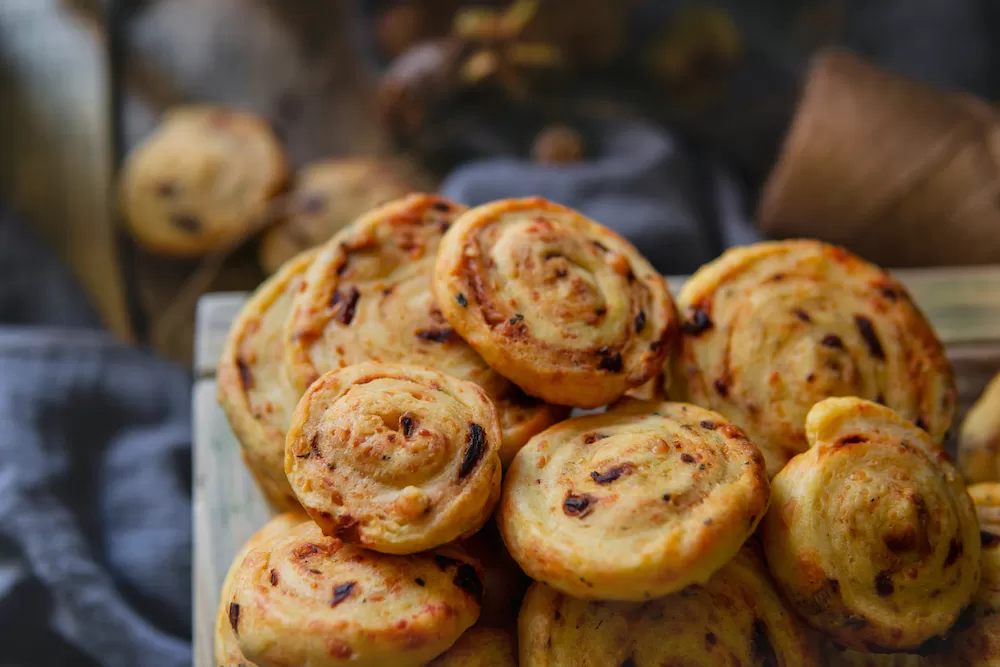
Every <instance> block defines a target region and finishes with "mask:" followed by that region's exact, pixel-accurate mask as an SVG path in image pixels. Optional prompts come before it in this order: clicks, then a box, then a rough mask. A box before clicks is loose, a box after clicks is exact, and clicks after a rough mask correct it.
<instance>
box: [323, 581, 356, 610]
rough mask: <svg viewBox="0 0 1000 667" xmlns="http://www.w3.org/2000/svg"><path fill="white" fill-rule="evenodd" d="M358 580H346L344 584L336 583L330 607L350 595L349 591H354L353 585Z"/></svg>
mask: <svg viewBox="0 0 1000 667" xmlns="http://www.w3.org/2000/svg"><path fill="white" fill-rule="evenodd" d="M357 584H358V582H356V581H348V582H347V583H344V584H337V585H336V586H334V588H333V601H332V602H331V603H330V606H331V607H336V606H337V605H338V604H340V603H341V602H343V601H344V600H346V599H347V598H349V597H351V593H352V592H353V591H354V587H355V586H357Z"/></svg>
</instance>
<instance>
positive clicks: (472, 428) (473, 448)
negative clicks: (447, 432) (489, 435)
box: [458, 422, 486, 479]
mask: <svg viewBox="0 0 1000 667" xmlns="http://www.w3.org/2000/svg"><path fill="white" fill-rule="evenodd" d="M485 449H486V431H485V430H484V429H483V427H482V426H480V425H479V424H476V423H474V422H473V423H472V424H469V435H468V436H466V438H465V456H464V457H462V466H461V467H460V468H459V469H458V478H459V479H463V478H465V477H466V476H467V475H468V474H469V473H470V472H472V469H473V468H475V467H476V464H477V463H479V459H481V458H482V457H483V451H484V450H485Z"/></svg>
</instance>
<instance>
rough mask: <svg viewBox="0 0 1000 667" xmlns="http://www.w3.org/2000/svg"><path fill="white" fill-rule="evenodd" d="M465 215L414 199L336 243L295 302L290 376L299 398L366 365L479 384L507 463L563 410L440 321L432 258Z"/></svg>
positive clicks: (370, 217) (368, 218) (455, 207)
mask: <svg viewBox="0 0 1000 667" xmlns="http://www.w3.org/2000/svg"><path fill="white" fill-rule="evenodd" d="M464 210H465V207H464V206H461V205H459V204H455V203H453V202H449V201H447V200H445V199H442V198H440V197H436V196H432V195H410V196H409V197H406V198H404V199H401V200H398V201H395V202H392V203H390V204H386V205H385V206H382V207H380V208H378V209H376V210H373V211H371V212H370V213H368V214H367V215H365V216H363V217H362V218H361V219H359V220H358V221H356V222H355V223H354V224H352V225H351V226H350V227H348V228H346V229H344V230H343V231H342V232H341V233H339V234H338V235H337V236H335V237H334V238H333V239H331V240H330V241H329V242H328V243H327V244H326V245H325V246H324V247H323V249H322V250H321V251H320V254H319V256H318V257H317V259H316V261H315V262H314V263H313V265H312V267H311V268H310V270H309V272H308V274H307V276H306V283H307V287H306V289H304V290H303V291H301V292H300V293H299V294H298V295H297V296H296V297H295V302H294V304H293V308H292V314H291V316H290V317H289V319H288V323H287V327H286V330H285V355H286V356H285V369H286V372H287V373H288V377H289V379H290V380H291V381H292V383H293V384H294V385H295V386H297V387H299V388H300V389H301V390H303V391H304V390H305V389H306V387H308V386H309V384H310V383H312V382H313V381H314V380H315V379H316V378H318V377H319V376H320V375H322V374H323V373H325V372H327V371H329V370H332V369H335V368H343V367H344V366H349V365H351V364H357V363H361V362H362V361H382V362H386V363H403V364H414V365H418V366H428V367H430V368H434V369H436V370H439V371H441V372H444V373H448V374H450V375H454V376H455V377H458V378H460V379H463V380H469V381H471V382H475V383H476V384H478V385H479V386H480V387H482V388H483V389H484V390H485V391H486V393H487V395H488V396H489V398H490V400H491V401H493V403H494V405H495V407H496V409H497V412H498V414H499V416H500V426H501V428H502V429H503V447H502V449H501V451H500V459H501V461H502V462H503V463H504V465H506V464H507V463H509V462H510V460H511V459H512V458H513V457H514V454H515V453H516V452H517V450H518V449H520V448H521V446H523V445H524V443H525V442H527V441H528V438H530V437H531V436H532V435H534V434H535V433H538V432H539V431H541V430H542V429H544V428H546V427H547V426H549V425H550V424H553V423H555V422H557V421H559V420H560V419H562V418H563V417H564V416H565V415H566V413H567V410H566V409H565V408H558V407H554V406H551V405H547V404H545V403H543V402H542V401H539V400H537V399H534V398H531V397H529V396H527V395H525V394H524V393H523V392H522V391H521V390H520V389H519V388H518V387H517V386H515V385H514V384H513V383H511V382H509V381H508V380H506V379H505V378H504V377H503V376H502V375H500V374H499V373H497V372H495V371H494V370H492V369H491V368H490V367H489V366H488V365H487V364H486V362H485V361H483V359H482V358H481V357H480V356H479V355H478V354H476V352H475V351H474V350H473V349H472V348H471V347H469V346H468V345H467V344H466V343H465V342H464V341H463V340H462V339H461V337H459V335H458V334H457V333H455V331H454V329H452V327H451V325H449V324H448V322H447V321H445V318H444V316H443V315H442V314H441V308H440V307H439V304H438V303H437V302H435V300H434V295H433V294H432V292H431V278H432V275H433V270H434V258H435V255H436V254H437V250H438V245H439V244H440V242H441V237H442V235H444V233H445V231H446V230H447V229H448V228H449V227H450V226H451V224H452V222H454V220H455V218H456V217H457V216H458V215H459V214H460V213H461V212H462V211H464ZM452 298H454V297H452Z"/></svg>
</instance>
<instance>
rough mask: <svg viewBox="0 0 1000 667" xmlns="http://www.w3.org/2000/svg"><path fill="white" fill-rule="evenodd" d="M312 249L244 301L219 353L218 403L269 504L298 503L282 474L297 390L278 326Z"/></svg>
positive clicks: (289, 506) (292, 505)
mask: <svg viewBox="0 0 1000 667" xmlns="http://www.w3.org/2000/svg"><path fill="white" fill-rule="evenodd" d="M314 257H315V252H305V253H302V254H301V255H299V256H297V257H295V258H294V259H292V260H290V261H289V262H288V263H286V264H285V265H284V266H282V267H281V270H279V271H278V272H277V273H276V274H274V275H273V276H272V277H271V278H269V279H268V280H267V281H266V282H264V283H263V284H262V285H261V286H260V287H258V288H257V291H256V292H254V294H253V296H251V297H250V300H249V301H247V302H246V305H244V306H243V309H242V310H241V311H240V314H239V315H238V316H237V318H236V320H235V321H234V322H233V324H232V326H231V327H230V329H229V335H228V337H227V339H226V346H225V348H224V349H223V352H222V356H221V357H219V365H218V372H217V376H216V377H217V378H218V387H219V404H220V405H221V406H222V409H223V411H224V412H225V413H226V417H227V419H228V420H229V425H230V426H231V427H232V429H233V433H235V434H236V439H237V440H239V442H240V445H241V446H242V448H243V460H244V461H246V464H247V466H248V467H249V468H250V470H251V472H253V474H254V477H255V478H256V479H257V483H258V486H260V487H261V490H263V492H264V495H265V496H267V498H268V500H270V501H271V503H272V504H273V505H274V506H275V507H279V508H281V509H293V508H296V507H298V506H299V503H298V500H296V498H295V494H294V493H293V492H292V488H291V487H290V486H289V485H288V479H287V478H286V477H285V433H286V432H287V430H288V424H289V422H290V421H291V418H292V412H294V411H295V405H296V404H297V403H298V401H299V396H301V392H299V391H298V390H296V389H295V388H294V387H293V386H292V385H291V383H289V382H288V380H287V378H286V376H285V370H284V364H283V361H284V327H285V319H286V318H287V317H288V313H289V312H290V311H291V307H292V298H293V297H294V296H295V294H296V293H297V292H298V290H299V287H300V286H301V284H302V277H303V275H304V274H305V272H306V269H308V268H309V265H310V264H311V263H312V260H313V258H314Z"/></svg>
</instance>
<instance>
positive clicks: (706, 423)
mask: <svg viewBox="0 0 1000 667" xmlns="http://www.w3.org/2000/svg"><path fill="white" fill-rule="evenodd" d="M698 425H699V426H701V427H702V428H705V429H708V430H709V431H714V430H715V427H716V426H718V424H716V423H715V422H714V421H711V420H709V419H702V420H701V423H699V424H698Z"/></svg>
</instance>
